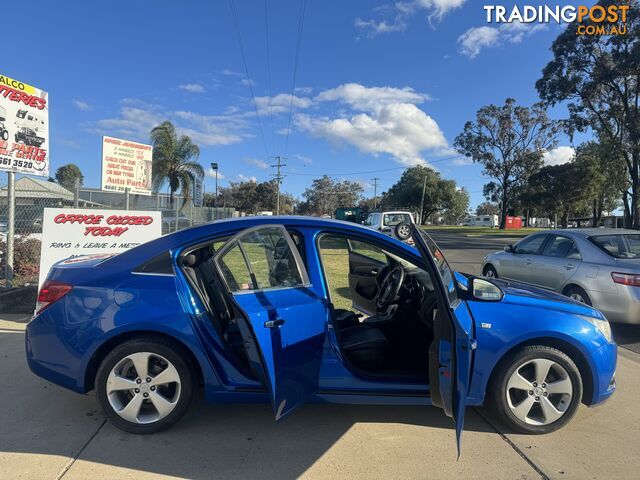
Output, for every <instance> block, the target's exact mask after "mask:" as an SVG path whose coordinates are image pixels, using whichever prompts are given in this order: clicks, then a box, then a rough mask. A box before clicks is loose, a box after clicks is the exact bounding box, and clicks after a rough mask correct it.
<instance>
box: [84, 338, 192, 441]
mask: <svg viewBox="0 0 640 480" xmlns="http://www.w3.org/2000/svg"><path fill="white" fill-rule="evenodd" d="M193 378H194V377H193V374H192V370H191V368H190V364H189V362H188V361H186V360H185V359H184V357H183V356H182V355H180V353H179V349H177V348H176V347H175V345H173V344H172V343H171V342H168V341H166V340H164V339H160V338H152V337H149V338H145V337H142V338H138V339H134V340H131V341H127V342H125V343H122V344H120V345H119V346H118V347H116V348H115V349H114V350H113V351H112V352H111V353H109V355H107V356H106V357H105V359H104V360H103V361H102V363H101V365H100V368H99V369H98V373H97V375H96V392H97V396H98V401H99V402H100V405H101V407H102V410H103V412H104V414H105V416H106V417H107V418H108V419H109V420H110V421H111V422H112V423H113V424H114V425H115V426H117V427H118V428H121V429H122V430H125V431H127V432H131V433H142V434H144V433H154V432H158V431H160V430H164V429H166V428H168V427H170V426H171V425H173V424H174V423H176V422H177V421H178V420H179V419H180V418H181V417H182V415H184V413H185V412H186V410H187V408H188V407H189V404H190V403H191V399H192V397H193V389H194V380H193Z"/></svg>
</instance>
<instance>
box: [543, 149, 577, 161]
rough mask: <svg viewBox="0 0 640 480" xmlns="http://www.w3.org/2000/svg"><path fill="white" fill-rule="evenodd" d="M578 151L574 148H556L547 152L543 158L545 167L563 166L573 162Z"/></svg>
mask: <svg viewBox="0 0 640 480" xmlns="http://www.w3.org/2000/svg"><path fill="white" fill-rule="evenodd" d="M575 154H576V151H575V149H574V148H573V147H556V148H554V149H553V150H549V151H548V152H545V154H544V156H543V157H542V158H543V160H544V164H545V165H561V164H563V163H567V162H570V161H571V160H573V157H574V156H575Z"/></svg>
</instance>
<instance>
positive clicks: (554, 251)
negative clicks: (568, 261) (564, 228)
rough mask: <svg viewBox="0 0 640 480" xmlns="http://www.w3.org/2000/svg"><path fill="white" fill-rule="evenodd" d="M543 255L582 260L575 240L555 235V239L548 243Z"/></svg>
mask: <svg viewBox="0 0 640 480" xmlns="http://www.w3.org/2000/svg"><path fill="white" fill-rule="evenodd" d="M542 254H543V255H546V256H548V257H559V258H572V259H575V260H580V259H581V258H582V257H581V256H580V252H579V251H578V248H577V247H576V244H575V243H574V242H573V240H571V239H570V238H567V237H562V236H559V235H555V236H554V237H553V239H552V240H551V241H550V242H548V243H547V246H546V247H544V250H543V252H542Z"/></svg>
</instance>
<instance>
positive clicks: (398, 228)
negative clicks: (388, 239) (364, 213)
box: [364, 210, 415, 243]
mask: <svg viewBox="0 0 640 480" xmlns="http://www.w3.org/2000/svg"><path fill="white" fill-rule="evenodd" d="M364 224H365V225H366V226H367V227H369V228H372V229H374V230H377V231H379V232H382V233H386V234H387V235H391V236H394V235H395V236H396V237H397V238H398V239H400V240H403V241H404V240H409V239H410V238H411V231H410V228H411V225H413V224H415V222H414V221H413V215H412V214H411V212H403V211H396V210H385V211H380V212H373V213H370V214H369V216H368V217H367V219H366V220H365V221H364ZM409 243H412V242H409Z"/></svg>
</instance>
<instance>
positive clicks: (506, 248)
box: [504, 245, 516, 253]
mask: <svg viewBox="0 0 640 480" xmlns="http://www.w3.org/2000/svg"><path fill="white" fill-rule="evenodd" d="M504 251H505V252H509V253H515V251H516V250H515V248H513V245H505V246H504Z"/></svg>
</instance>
